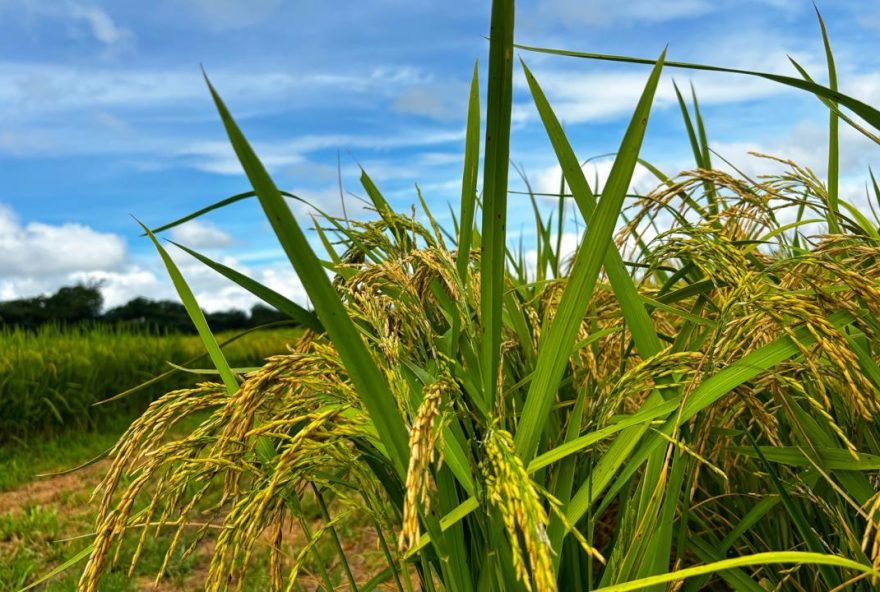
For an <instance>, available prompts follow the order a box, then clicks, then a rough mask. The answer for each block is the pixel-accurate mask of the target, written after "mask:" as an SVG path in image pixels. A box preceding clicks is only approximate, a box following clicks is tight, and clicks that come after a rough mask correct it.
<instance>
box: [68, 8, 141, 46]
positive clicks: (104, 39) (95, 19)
mask: <svg viewBox="0 0 880 592" xmlns="http://www.w3.org/2000/svg"><path fill="white" fill-rule="evenodd" d="M65 6H66V7H67V12H68V14H69V16H70V17H71V18H73V19H77V20H82V21H83V22H85V23H86V24H87V25H88V26H89V29H90V30H91V32H92V35H93V36H94V37H95V39H97V40H98V41H100V42H101V43H103V44H105V45H115V44H116V43H119V42H121V41H124V40H126V39H128V38H129V37H130V36H131V34H132V33H131V31H129V30H128V29H126V28H124V27H120V26H119V25H117V24H116V23H115V22H114V21H113V19H112V18H110V15H108V14H107V13H106V12H104V11H103V10H101V9H100V8H98V7H96V6H85V5H83V4H79V3H76V2H70V3H66V5H65Z"/></svg>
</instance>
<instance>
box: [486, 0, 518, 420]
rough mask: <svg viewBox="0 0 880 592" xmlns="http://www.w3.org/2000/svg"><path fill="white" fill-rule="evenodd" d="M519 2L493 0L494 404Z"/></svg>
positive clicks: (490, 387) (490, 381)
mask: <svg viewBox="0 0 880 592" xmlns="http://www.w3.org/2000/svg"><path fill="white" fill-rule="evenodd" d="M513 13H514V8H513V0H493V2H492V20H491V32H490V41H489V83H488V96H487V99H486V142H485V153H484V157H483V212H482V214H483V221H482V225H481V227H482V232H481V239H480V240H481V243H482V256H481V259H480V274H481V275H480V278H481V279H480V313H481V318H480V321H481V323H482V328H483V340H482V344H481V355H480V358H481V371H482V384H483V396H484V398H485V400H486V401H488V402H489V403H490V405H489V406H490V407H492V406H493V405H492V402H494V400H495V391H496V390H497V388H498V385H497V382H498V368H499V365H500V356H501V310H502V296H503V292H504V257H505V252H506V248H505V240H506V234H507V231H506V228H507V175H508V168H509V164H508V163H509V160H510V113H511V109H512V105H513V26H514V14H513Z"/></svg>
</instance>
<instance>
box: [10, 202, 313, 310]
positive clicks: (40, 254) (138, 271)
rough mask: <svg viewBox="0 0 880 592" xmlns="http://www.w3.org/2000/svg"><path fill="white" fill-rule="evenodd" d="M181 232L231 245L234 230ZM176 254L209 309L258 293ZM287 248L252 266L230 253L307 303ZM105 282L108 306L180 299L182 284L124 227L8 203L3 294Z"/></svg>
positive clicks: (196, 240)
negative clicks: (103, 226)
mask: <svg viewBox="0 0 880 592" xmlns="http://www.w3.org/2000/svg"><path fill="white" fill-rule="evenodd" d="M178 229H179V231H178V233H177V234H176V235H175V238H176V239H179V240H180V241H181V242H186V243H188V244H189V245H192V246H194V247H198V248H214V247H221V246H227V245H228V244H229V243H230V238H229V235H227V234H226V233H225V232H223V231H222V230H220V229H219V228H217V227H215V226H213V225H212V224H209V223H205V222H200V221H193V222H189V223H187V224H184V225H182V226H180V227H178ZM170 252H171V255H172V257H173V258H174V259H175V260H176V261H177V264H178V266H179V268H180V270H181V273H182V274H183V276H184V277H185V278H186V280H187V283H188V284H189V285H190V288H192V290H193V293H194V294H195V296H196V299H197V300H198V301H199V304H200V305H201V306H202V308H204V309H205V310H207V311H209V312H212V311H217V310H228V309H230V308H237V309H241V310H247V309H249V308H250V307H252V306H253V305H254V304H256V303H257V302H259V300H258V299H257V297H255V296H253V295H252V294H250V293H249V292H247V291H246V290H244V289H242V288H240V287H238V286H237V285H235V284H233V283H232V282H230V281H229V280H227V279H226V278H224V277H223V276H221V275H220V274H218V273H216V272H215V271H213V270H212V269H210V268H208V267H207V266H205V265H203V264H202V263H201V262H199V261H197V260H195V259H193V258H191V257H190V256H189V255H187V254H185V253H184V252H182V251H180V250H178V249H176V248H174V247H171V249H170ZM279 255H281V253H280V251H273V252H270V253H263V254H262V258H263V259H264V260H268V261H269V263H265V264H262V265H247V264H245V263H243V260H244V259H246V257H243V258H242V259H237V258H235V257H222V258H220V262H221V263H223V264H224V265H227V266H230V267H233V268H235V269H237V270H239V271H241V272H242V273H245V274H247V275H248V276H250V277H252V278H254V279H255V280H257V281H259V282H261V283H263V284H265V285H267V286H269V287H270V288H272V289H274V290H276V291H277V292H280V293H282V294H284V295H286V296H287V297H289V298H291V299H292V300H295V301H297V302H299V303H301V304H306V303H307V301H308V298H307V296H306V293H305V290H304V289H303V287H302V284H301V283H300V282H299V280H298V278H297V277H296V275H295V273H294V272H293V270H292V269H291V268H290V265H289V264H287V263H283V262H279ZM75 284H94V285H97V286H98V287H99V288H100V290H101V294H102V295H103V297H104V306H105V308H112V307H114V306H119V305H121V304H124V303H126V302H128V301H129V300H131V299H133V298H136V297H138V296H143V297H146V298H150V299H153V300H166V299H167V300H177V299H178V296H177V293H176V292H175V290H174V286H173V284H172V283H171V281H170V280H169V279H168V275H167V273H166V271H165V269H164V267H163V266H162V263H161V262H160V260H159V258H158V257H156V256H150V257H148V258H147V259H145V260H137V259H135V258H134V257H132V256H131V255H130V254H129V252H128V250H127V249H126V244H125V240H124V239H123V238H122V237H121V236H118V235H116V234H113V233H106V232H99V231H96V230H94V229H93V228H90V227H88V226H84V225H82V224H75V223H65V224H58V225H52V224H44V223H40V222H30V223H27V224H22V223H21V222H20V220H19V218H18V216H17V215H16V214H15V212H14V211H13V210H12V209H11V208H10V207H9V206H6V205H3V204H0V300H13V299H17V298H31V297H34V296H37V295H40V294H51V293H53V292H55V291H56V290H57V289H58V288H60V287H62V286H71V285H75Z"/></svg>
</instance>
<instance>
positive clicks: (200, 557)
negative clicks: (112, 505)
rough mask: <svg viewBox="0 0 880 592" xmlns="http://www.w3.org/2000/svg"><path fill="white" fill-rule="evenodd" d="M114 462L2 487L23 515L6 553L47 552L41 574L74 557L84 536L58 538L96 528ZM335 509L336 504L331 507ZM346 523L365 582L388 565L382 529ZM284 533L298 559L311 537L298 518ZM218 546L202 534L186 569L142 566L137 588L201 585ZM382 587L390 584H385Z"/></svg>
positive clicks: (3, 545) (5, 500)
mask: <svg viewBox="0 0 880 592" xmlns="http://www.w3.org/2000/svg"><path fill="white" fill-rule="evenodd" d="M109 465H110V461H109V460H106V459H105V460H101V461H98V462H96V463H94V464H91V465H89V466H86V467H84V468H81V469H79V470H76V471H71V472H66V473H62V474H56V475H50V476H46V477H40V478H36V479H34V480H33V481H31V482H29V483H26V484H23V485H20V486H19V487H16V488H14V489H11V490H9V491H5V492H2V493H0V517H2V516H7V517H11V518H12V519H13V520H19V521H21V527H20V528H19V529H18V531H16V532H15V533H14V534H11V535H9V536H7V537H6V538H5V539H4V537H3V533H2V532H0V556H4V555H5V556H13V555H15V554H16V553H19V552H21V550H22V549H26V550H27V552H28V553H39V554H45V555H44V561H43V562H42V565H41V566H39V567H37V569H36V570H35V572H34V573H35V574H40V573H47V572H49V571H50V570H51V569H52V567H54V566H56V565H58V564H60V563H63V561H64V559H66V558H69V557H70V556H71V555H72V554H73V553H74V552H75V551H74V550H72V549H74V548H76V549H79V548H82V546H83V545H82V542H81V541H80V540H77V541H76V544H74V545H71V544H70V543H67V544H65V543H63V542H62V543H59V542H58V541H63V540H65V539H70V538H71V537H78V536H80V535H84V534H87V533H88V532H89V531H90V530H91V529H92V528H94V507H95V504H94V503H93V502H90V501H89V497H90V495H91V494H92V491H93V490H94V488H95V486H96V485H97V484H98V483H99V482H100V480H101V478H102V477H103V475H104V474H105V472H106V471H107V469H108V468H109ZM331 511H334V510H333V509H331ZM33 513H38V514H39V513H43V514H47V515H50V516H53V520H54V526H52V527H49V528H47V529H46V531H45V532H44V533H43V532H38V530H39V529H38V528H35V527H34V525H33V524H31V523H29V522H28V520H30V519H29V518H28V516H29V514H33ZM310 522H311V525H310V527H311V529H312V531H313V532H316V531H318V530H319V529H320V525H321V521H320V520H319V519H318V518H315V519H313V520H311V521H310ZM340 527H341V530H340V538H341V542H342V546H343V549H344V551H345V554H346V556H347V558H348V560H349V562H350V565H351V568H352V571H353V572H354V575H355V578H356V579H357V580H358V581H359V582H360V583H364V582H366V581H368V580H369V579H370V577H372V576H373V575H374V574H375V573H376V572H377V571H379V570H381V569H382V567H383V565H384V558H383V556H382V554H381V552H380V549H379V543H378V538H377V536H376V533H375V531H374V530H373V528H372V527H370V526H369V523H368V522H365V520H364V519H356V520H355V522H353V523H349V524H346V525H340ZM266 537H268V533H266ZM325 537H326V540H323V539H322V541H321V545H320V546H321V547H322V549H323V550H322V555H323V556H324V557H326V558H330V559H329V562H328V568H330V569H331V570H332V571H339V569H340V567H341V566H340V564H339V560H338V558H337V557H335V551H333V549H332V545H331V544H330V536H329V533H328V534H327V535H325ZM283 538H284V555H285V556H286V557H287V561H285V563H287V562H288V561H292V559H293V557H295V556H296V554H297V552H298V551H299V549H301V548H302V547H303V545H304V544H305V537H304V536H303V534H302V531H301V529H300V528H299V525H298V524H295V523H294V524H290V525H289V526H286V527H285V532H284V537H283ZM31 539H34V540H36V541H37V542H34V540H31ZM264 542H265V543H266V544H265V545H258V547H262V553H263V554H264V555H267V554H268V549H269V546H270V544H271V542H270V541H268V539H266V540H265V541H264ZM59 548H60V549H61V550H59ZM213 550H214V540H213V537H209V538H206V539H204V540H201V541H200V542H198V543H197V544H196V547H195V549H194V552H193V554H192V559H191V560H190V561H188V564H187V568H186V571H185V572H184V573H181V574H178V575H177V576H176V577H169V578H163V579H162V580H160V581H159V583H158V584H156V583H155V578H154V574H153V575H152V576H151V575H148V574H149V573H150V572H149V571H144V572H140V573H139V574H138V575H135V576H134V580H133V581H134V584H135V589H137V590H140V591H153V592H182V591H190V590H200V589H202V583H203V582H204V580H205V577H206V575H207V573H208V566H209V565H210V561H211V556H212V554H213ZM152 552H153V553H159V554H160V555H161V554H163V553H164V548H161V546H160V548H159V549H155V550H153V551H152ZM260 569H262V568H261V567H256V570H258V571H259V570H260ZM77 573H78V572H77V568H73V569H72V570H71V571H70V572H69V574H68V577H69V578H74V579H70V580H69V582H70V583H71V584H73V582H74V581H75V576H76V574H77ZM339 575H340V576H341V571H339ZM65 581H68V580H65ZM299 582H300V584H301V585H302V586H303V589H305V590H314V589H317V588H318V587H319V580H318V579H317V576H316V574H314V573H309V569H306V570H304V571H303V572H301V574H300V578H299ZM339 583H340V584H341V585H342V587H343V588H344V587H346V585H345V581H344V579H342V580H340V582H339ZM0 589H5V588H4V587H3V582H2V581H0ZM52 589H53V590H55V589H56V588H52ZM63 589H66V588H63ZM128 589H130V588H128ZM249 589H250V588H249ZM379 589H386V588H385V587H384V586H380V588H379ZM388 589H392V588H388Z"/></svg>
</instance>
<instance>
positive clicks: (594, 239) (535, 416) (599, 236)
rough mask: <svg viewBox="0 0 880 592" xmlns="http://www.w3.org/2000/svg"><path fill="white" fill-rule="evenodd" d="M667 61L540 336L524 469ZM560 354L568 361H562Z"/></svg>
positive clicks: (654, 76)
mask: <svg viewBox="0 0 880 592" xmlns="http://www.w3.org/2000/svg"><path fill="white" fill-rule="evenodd" d="M665 57H666V51H665V50H664V51H663V53H662V54H661V55H660V58H659V59H658V60H657V62H656V64H655V65H654V70H653V71H652V72H651V75H650V77H649V78H648V82H647V84H646V85H645V90H644V91H643V93H642V96H641V98H640V99H639V103H638V105H637V107H636V109H635V113H634V114H633V118H632V120H631V121H630V124H629V127H628V128H627V131H626V134H625V135H624V138H623V141H622V142H621V146H620V150H618V156H617V158H616V159H615V161H614V165H613V166H612V169H611V172H610V173H609V176H608V181H607V182H606V183H605V188H604V190H603V192H602V199H601V200H600V201H599V204H598V205H597V206H596V209H595V211H594V212H593V215H592V216H591V218H590V220H589V221H588V223H587V231H586V234H585V237H584V240H583V243H582V244H581V246H580V248H579V249H578V252H577V255H576V256H575V260H574V264H573V265H572V269H571V273H570V276H569V280H568V284H567V285H566V288H565V291H564V292H563V294H562V297H561V299H560V302H559V306H558V308H557V313H556V316H555V317H554V318H553V322H552V323H551V324H550V326H549V327H548V328H547V329H546V330H545V331H544V332H542V334H541V340H540V343H539V346H538V359H537V361H536V363H535V372H534V376H533V377H532V383H531V385H530V386H529V392H528V394H527V396H526V401H525V404H524V407H523V412H522V417H521V419H520V423H519V426H518V428H517V431H516V437H515V442H516V451H517V454H518V455H519V457H520V458H521V459H522V460H523V462H525V463H528V462H529V461H530V460H531V459H532V458H533V457H534V455H535V452H536V451H537V448H538V441H539V438H540V436H541V430H542V429H543V426H544V425H545V423H546V421H547V417H548V416H549V414H550V410H551V407H552V405H553V400H554V398H555V397H556V391H557V389H558V388H559V383H560V381H561V380H562V374H563V372H564V370H565V366H566V364H567V363H568V355H567V352H569V351H571V348H572V346H573V345H574V341H575V338H576V336H577V331H578V328H579V326H580V324H581V320H582V319H583V318H584V314H586V311H587V307H588V306H589V300H590V295H591V294H592V292H593V287H594V286H595V285H596V281H597V279H598V276H599V270H600V268H601V266H602V262H603V261H604V259H605V255H606V253H607V252H608V250H609V246H610V245H611V243H612V234H613V232H614V227H615V225H616V222H617V219H618V217H619V215H620V210H621V208H622V206H623V201H624V199H625V197H626V192H627V189H628V188H629V184H630V181H631V179H632V175H633V172H634V170H635V166H636V162H637V160H638V157H639V151H640V149H641V145H642V139H643V138H644V134H645V129H646V127H647V124H648V115H649V113H650V110H651V104H652V102H653V100H654V93H655V91H656V89H657V84H658V82H659V80H660V72H661V71H662V69H663V61H664V59H665ZM561 353H564V355H560V354H561Z"/></svg>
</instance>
